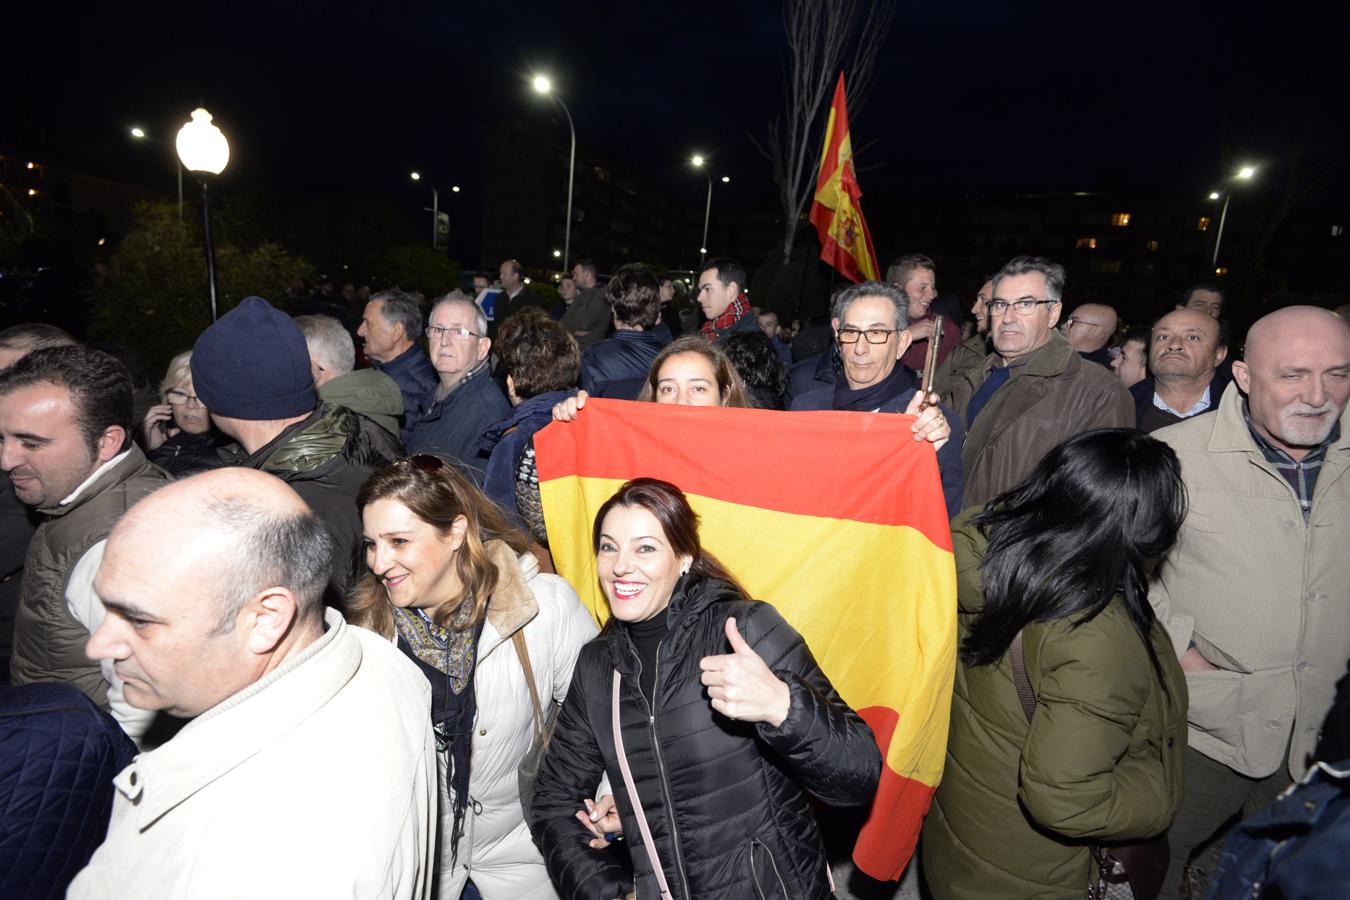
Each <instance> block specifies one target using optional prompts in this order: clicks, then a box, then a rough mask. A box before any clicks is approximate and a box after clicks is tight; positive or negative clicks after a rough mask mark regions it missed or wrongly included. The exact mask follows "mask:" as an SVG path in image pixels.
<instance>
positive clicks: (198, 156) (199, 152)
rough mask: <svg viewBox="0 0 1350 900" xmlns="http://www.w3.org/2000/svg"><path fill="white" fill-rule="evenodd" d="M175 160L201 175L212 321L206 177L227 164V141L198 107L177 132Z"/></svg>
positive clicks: (211, 253)
mask: <svg viewBox="0 0 1350 900" xmlns="http://www.w3.org/2000/svg"><path fill="white" fill-rule="evenodd" d="M175 146H176V147H177V148H178V158H179V159H180V160H182V162H183V165H184V166H185V167H186V168H187V169H188V171H190V172H200V173H202V176H203V177H202V236H203V237H204V238H205V241H204V243H205V244H206V281H207V290H208V295H209V297H210V300H211V321H212V322H214V321H215V320H216V313H217V304H216V248H215V244H214V243H213V241H212V240H211V191H210V188H209V187H208V186H207V183H206V177H205V176H206V175H208V174H209V175H219V174H220V173H221V172H223V171H225V166H226V164H228V163H229V161H230V142H229V141H227V140H226V139H225V135H224V134H222V133H221V131H220V129H219V128H218V127H216V126H215V125H213V124H211V114H210V113H209V112H207V111H206V110H204V109H201V108H198V109H194V110H193V111H192V120H191V121H190V122H188V123H187V124H186V125H184V126H183V127H182V128H180V129H179V130H178V139H177V141H176V142H175Z"/></svg>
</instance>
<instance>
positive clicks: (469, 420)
mask: <svg viewBox="0 0 1350 900" xmlns="http://www.w3.org/2000/svg"><path fill="white" fill-rule="evenodd" d="M503 268H505V266H504V265H503ZM486 329H487V320H486V319H485V318H484V317H483V313H482V312H481V311H480V310H479V309H478V307H477V306H475V305H474V304H473V303H472V302H469V301H465V300H459V299H451V298H446V299H443V300H441V301H440V302H439V303H437V304H436V306H435V307H434V308H432V310H431V318H430V324H429V325H428V326H427V332H428V334H429V335H430V336H431V346H432V348H433V349H432V355H433V357H434V365H435V366H436V374H437V375H439V376H440V384H438V385H437V387H436V389H435V390H434V391H432V392H431V393H429V394H428V395H427V396H426V397H425V398H423V401H422V402H423V406H424V407H425V409H426V412H425V413H424V414H423V415H422V417H421V418H420V419H418V420H417V425H416V426H415V427H414V428H413V433H412V437H410V438H409V439H408V452H409V453H431V454H435V455H436V456H440V457H443V458H445V459H448V460H450V461H452V462H456V463H459V464H460V465H461V466H463V467H464V469H465V470H466V471H467V472H468V474H470V475H471V476H472V477H473V478H474V479H475V480H481V478H482V477H483V476H482V471H483V465H484V463H485V462H486V460H487V457H486V456H485V455H482V451H481V448H480V446H479V442H480V441H481V440H482V437H483V435H484V434H485V433H486V432H487V430H488V429H489V428H491V427H492V426H493V425H495V424H496V423H498V422H500V421H501V420H503V419H505V418H506V417H507V416H509V415H510V414H511V404H510V403H508V402H507V401H506V396H505V395H504V394H502V391H501V388H499V387H497V382H495V381H493V380H492V372H491V371H490V370H489V368H488V356H489V354H490V353H491V351H492V341H491V339H490V338H488V337H487V333H486Z"/></svg>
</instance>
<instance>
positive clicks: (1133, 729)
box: [923, 510, 1186, 900]
mask: <svg viewBox="0 0 1350 900" xmlns="http://www.w3.org/2000/svg"><path fill="white" fill-rule="evenodd" d="M972 512H973V510H967V512H966V513H963V514H962V516H960V517H959V518H958V519H957V520H956V522H955V525H956V528H955V530H954V531H953V533H952V539H953V541H954V545H955V551H956V563H957V589H958V624H959V629H960V632H959V633H960V637H961V639H962V640H964V638H965V636H966V635H967V634H969V632H970V626H971V623H972V621H973V620H974V618H975V615H976V614H977V613H978V612H979V610H980V609H982V608H983V605H984V596H983V591H982V589H981V587H980V568H979V567H980V560H981V558H982V557H983V555H984V552H985V548H986V541H985V538H984V536H983V535H982V534H981V533H980V532H979V530H978V529H976V528H974V527H972V526H971V525H969V524H968V518H969V516H970V515H971V513H972ZM1151 641H1152V645H1153V649H1154V652H1155V653H1156V654H1157V655H1158V660H1159V662H1160V663H1161V664H1162V675H1163V678H1162V683H1161V684H1160V682H1159V679H1158V676H1157V674H1156V673H1155V670H1154V668H1153V665H1152V664H1151V663H1150V662H1149V659H1148V654H1147V652H1146V651H1145V649H1144V645H1143V642H1142V641H1140V640H1139V633H1138V632H1137V631H1136V630H1135V628H1134V625H1133V623H1131V621H1130V619H1129V615H1128V614H1127V612H1126V610H1125V606H1124V602H1123V601H1122V600H1121V599H1120V598H1116V599H1115V600H1113V601H1112V602H1111V603H1110V605H1108V606H1107V607H1106V609H1104V610H1103V611H1102V612H1101V613H1100V614H1099V615H1098V616H1097V617H1096V618H1094V619H1092V620H1091V621H1089V622H1085V623H1083V624H1082V625H1080V626H1079V627H1077V628H1073V627H1071V625H1070V622H1069V621H1066V620H1063V619H1061V620H1057V621H1052V622H1046V623H1040V624H1031V625H1028V626H1026V628H1024V629H1023V631H1022V643H1023V653H1024V657H1025V663H1026V669H1027V677H1028V680H1030V682H1031V686H1032V688H1033V690H1034V691H1035V693H1036V699H1037V706H1036V712H1035V716H1034V718H1033V720H1032V722H1031V724H1030V726H1028V723H1027V719H1026V715H1025V713H1024V712H1023V711H1022V707H1021V704H1020V703H1019V701H1018V698H1017V689H1016V687H1015V686H1014V683H1013V675H1012V666H1011V664H1010V663H1009V660H1008V657H1007V655H1006V654H1005V655H1004V657H1003V658H1002V659H1001V660H999V662H998V664H997V665H990V666H967V665H965V664H964V663H960V662H958V664H957V669H956V690H955V694H954V696H953V699H952V724H951V737H950V739H949V742H948V745H947V759H946V767H945V771H944V773H943V776H942V784H941V786H940V787H939V788H938V792H937V796H936V798H935V800H934V802H933V807H932V810H931V812H930V813H929V815H928V821H927V822H926V823H925V825H924V830H923V865H924V875H925V877H926V878H927V880H928V883H929V886H930V887H931V888H932V891H933V895H934V897H935V898H937V900H947V898H952V900H955V898H960V900H1007V898H1013V897H1015V898H1018V900H1024V898H1025V900H1029V898H1054V900H1081V898H1082V897H1083V896H1084V894H1085V892H1086V888H1087V884H1088V879H1089V877H1090V875H1091V871H1090V870H1091V857H1090V853H1089V850H1088V848H1089V846H1090V845H1091V844H1094V843H1099V842H1111V841H1124V842H1132V841H1138V840H1142V839H1144V838H1148V837H1151V836H1153V835H1156V834H1159V833H1160V832H1162V831H1164V830H1165V829H1166V828H1167V827H1168V825H1169V824H1170V823H1171V821H1172V818H1173V816H1175V815H1176V812H1177V809H1178V808H1179V807H1180V805H1181V797H1182V777H1183V772H1184V770H1185V752H1186V681H1185V678H1184V677H1183V676H1182V673H1181V669H1180V667H1179V666H1178V665H1177V661H1176V657H1175V655H1174V654H1173V653H1172V652H1171V643H1170V641H1169V640H1168V637H1167V633H1166V631H1165V630H1164V629H1163V628H1162V627H1161V626H1160V625H1157V624H1155V625H1154V626H1153V630H1152V634H1151ZM1162 684H1165V685H1166V690H1165V691H1164V690H1163V688H1162Z"/></svg>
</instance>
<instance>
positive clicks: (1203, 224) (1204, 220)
mask: <svg viewBox="0 0 1350 900" xmlns="http://www.w3.org/2000/svg"><path fill="white" fill-rule="evenodd" d="M1195 230H1196V231H1209V216H1201V217H1200V218H1199V219H1197V220H1196V222H1195Z"/></svg>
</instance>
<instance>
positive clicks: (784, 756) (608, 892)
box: [531, 478, 881, 900]
mask: <svg viewBox="0 0 1350 900" xmlns="http://www.w3.org/2000/svg"><path fill="white" fill-rule="evenodd" d="M593 540H594V546H595V552H596V567H597V569H598V571H599V576H600V585H601V588H602V589H603V591H604V594H605V597H606V599H608V601H609V608H610V612H611V613H612V614H613V617H612V618H611V619H610V621H609V624H608V625H606V626H605V630H604V631H603V632H602V633H601V635H600V636H599V637H598V638H596V639H595V640H593V641H591V642H590V643H589V644H587V645H586V646H585V647H584V648H583V649H582V651H581V656H580V658H579V659H578V660H577V669H576V673H575V676H574V678H573V680H572V689H571V691H569V692H568V695H567V701H566V702H565V703H564V704H563V710H562V713H561V715H560V716H559V719H558V728H557V731H556V732H555V733H554V735H553V741H552V743H551V744H550V745H549V749H548V753H547V754H546V755H545V758H544V764H543V767H542V768H541V770H540V772H539V781H538V785H537V793H536V795H535V804H534V814H533V817H532V822H531V828H532V830H533V832H534V839H535V843H536V844H538V845H539V849H540V850H541V851H542V853H543V855H544V859H545V860H546V862H547V864H548V869H549V874H550V875H551V876H552V877H553V881H554V884H556V885H557V886H558V888H559V891H560V892H561V893H562V894H563V896H566V897H602V898H613V897H625V896H633V894H634V892H635V893H636V895H637V896H640V897H655V896H657V895H658V892H659V893H660V896H662V897H665V896H674V897H681V898H693V897H698V898H704V900H723V898H725V900H741V898H745V897H774V898H789V897H790V898H794V900H798V898H802V900H824V898H826V897H830V896H832V895H833V894H832V885H831V883H830V875H829V866H828V863H827V860H826V858H825V847H824V844H823V842H822V840H821V833H820V829H819V827H818V826H817V824H816V819H815V816H814V814H813V813H812V811H811V804H810V800H809V797H815V798H817V799H819V800H820V801H822V802H824V803H828V804H833V805H837V806H857V805H861V804H865V803H867V802H869V801H870V800H871V799H872V795H873V793H874V792H875V791H876V786H877V779H878V778H879V776H880V772H881V753H880V751H879V750H878V749H877V744H876V740H875V739H874V738H873V735H872V731H871V729H869V728H868V727H867V725H866V724H865V723H864V722H863V720H862V719H861V718H859V717H858V715H857V713H855V712H854V711H853V710H852V709H850V708H849V707H848V705H847V704H845V703H844V701H843V700H842V699H841V698H840V697H839V695H838V694H837V693H836V692H835V690H834V687H833V686H832V685H831V684H830V681H829V679H828V678H826V676H825V674H824V673H823V672H821V670H820V667H819V666H817V665H816V661H815V657H813V656H812V655H811V651H810V649H809V648H807V646H806V644H805V642H803V640H802V638H801V635H799V634H798V633H797V632H796V630H795V629H793V627H792V626H791V625H789V624H788V623H787V622H785V621H784V620H783V618H782V616H780V615H779V614H778V612H777V611H776V610H775V609H774V608H773V607H772V606H770V605H769V604H767V603H762V602H759V601H756V600H751V599H749V597H747V596H746V593H745V591H744V589H742V588H741V586H740V585H739V584H738V583H737V582H736V579H735V578H734V577H733V576H732V575H731V573H729V572H728V571H727V570H726V569H725V568H724V567H723V566H722V564H721V563H719V562H718V561H717V559H716V558H715V557H713V556H712V555H711V554H710V553H708V552H707V551H706V550H704V549H703V547H702V545H701V543H700V541H699V535H698V517H697V516H696V515H695V514H694V511H693V509H691V508H690V506H689V502H688V500H687V499H686V498H685V496H684V494H683V493H682V492H681V491H680V489H679V488H677V487H675V486H674V485H673V484H669V483H667V482H664V481H657V480H654V479H651V478H639V479H636V480H634V481H630V482H628V483H627V484H625V485H623V486H622V487H621V488H619V490H618V492H617V493H616V494H614V496H612V497H610V498H609V500H607V501H606V502H605V503H604V505H603V506H601V507H600V511H599V512H598V513H597V514H596V517H595V527H594V534H593ZM616 726H617V728H616ZM602 775H608V777H609V779H610V782H611V784H613V785H614V789H615V790H614V797H613V802H611V803H607V802H606V800H607V799H608V798H604V799H602V800H601V801H600V803H598V804H595V805H591V804H588V808H587V810H583V811H578V809H577V806H578V802H577V801H578V798H580V797H589V796H591V793H592V792H593V791H594V790H595V788H596V784H597V782H599V780H600V778H601V776H602ZM617 832H622V833H623V835H624V836H625V837H627V838H628V839H629V841H631V846H632V850H631V853H630V855H631V857H632V861H633V872H634V873H635V879H636V880H634V875H633V874H630V873H629V872H628V870H627V869H626V867H624V866H623V865H622V864H621V863H620V862H619V860H618V859H616V858H615V857H614V856H613V855H612V854H610V853H609V852H606V851H604V848H605V847H606V846H607V837H608V838H613V837H614V835H615V833H617ZM597 851H601V852H597Z"/></svg>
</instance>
